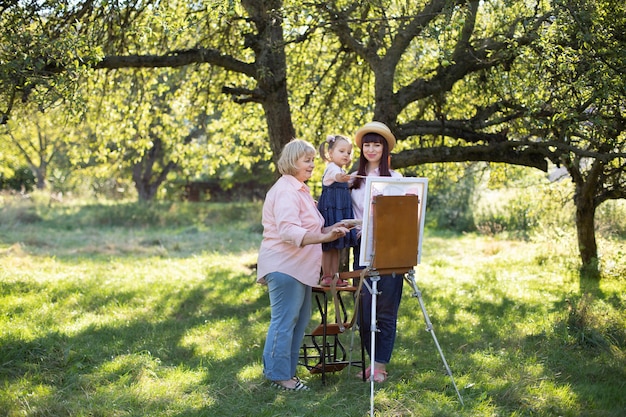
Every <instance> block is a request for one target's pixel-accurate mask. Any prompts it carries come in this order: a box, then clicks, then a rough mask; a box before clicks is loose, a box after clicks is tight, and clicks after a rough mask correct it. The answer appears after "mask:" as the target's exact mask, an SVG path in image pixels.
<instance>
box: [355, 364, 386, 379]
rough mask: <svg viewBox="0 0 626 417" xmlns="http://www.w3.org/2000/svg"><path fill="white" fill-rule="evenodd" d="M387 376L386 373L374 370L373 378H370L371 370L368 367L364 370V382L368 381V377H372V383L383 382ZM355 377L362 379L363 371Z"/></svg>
mask: <svg viewBox="0 0 626 417" xmlns="http://www.w3.org/2000/svg"><path fill="white" fill-rule="evenodd" d="M388 375H389V374H388V373H387V371H382V370H378V369H374V376H373V377H372V370H371V368H370V367H369V366H368V367H367V369H365V380H366V381H370V377H372V378H373V379H374V382H385V381H386V380H387V376H388ZM356 376H357V378H359V379H363V371H360V372H358V373H357V374H356Z"/></svg>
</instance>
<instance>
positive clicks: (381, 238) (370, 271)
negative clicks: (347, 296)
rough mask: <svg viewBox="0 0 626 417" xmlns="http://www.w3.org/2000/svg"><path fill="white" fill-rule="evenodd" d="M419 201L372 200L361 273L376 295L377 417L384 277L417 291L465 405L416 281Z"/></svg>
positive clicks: (381, 197)
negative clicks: (369, 240)
mask: <svg viewBox="0 0 626 417" xmlns="http://www.w3.org/2000/svg"><path fill="white" fill-rule="evenodd" d="M419 203H420V202H419V197H418V196H417V195H393V196H390V195H387V196H385V195H379V196H374V197H373V198H372V215H373V251H372V256H371V262H370V265H369V266H368V267H367V268H366V269H365V271H363V272H362V273H361V277H362V284H365V286H366V288H367V289H368V291H369V292H370V293H371V294H372V306H371V318H372V319H371V326H370V332H371V343H370V369H372V373H371V376H370V415H371V416H372V417H373V416H374V373H373V369H374V358H375V357H376V356H375V353H376V339H375V334H376V332H377V331H378V329H377V327H376V299H377V296H378V295H379V292H378V281H380V279H381V276H383V275H391V274H402V275H403V276H404V278H405V279H406V280H407V282H408V283H409V284H410V285H411V287H412V288H413V291H414V292H413V296H414V297H417V299H418V301H419V303H420V307H421V309H422V313H423V315H424V320H425V321H426V331H428V332H429V333H430V334H431V335H432V337H433V340H434V342H435V345H436V346H437V350H438V351H439V355H440V356H441V359H442V361H443V363H444V365H445V368H446V372H447V374H448V375H449V376H450V380H451V381H452V385H453V386H454V389H455V391H456V393H457V395H458V397H459V401H460V402H461V405H463V398H462V397H461V394H460V393H459V390H458V388H457V386H456V383H455V382H454V377H453V376H452V371H451V370H450V367H449V366H448V363H447V362H446V359H445V357H444V355H443V352H442V350H441V347H440V346H439V342H438V341H437V336H436V335H435V331H434V329H433V326H432V323H431V322H430V318H429V316H428V313H427V312H426V308H425V307H424V301H423V300H422V293H421V291H420V290H419V288H418V287H417V283H416V281H415V270H414V268H413V267H414V266H415V265H417V263H418V242H419V233H420V216H419ZM340 275H341V274H340ZM364 277H369V278H370V281H371V286H370V285H368V284H367V282H365V280H364Z"/></svg>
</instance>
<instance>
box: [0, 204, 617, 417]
mask: <svg viewBox="0 0 626 417" xmlns="http://www.w3.org/2000/svg"><path fill="white" fill-rule="evenodd" d="M259 212H260V204H258V203H255V204H232V205H217V204H213V205H211V204H198V205H183V204H178V205H176V204H172V205H169V206H159V208H158V209H154V208H146V207H141V206H135V205H130V206H127V207H120V206H100V205H94V206H90V207H57V208H54V207H53V208H45V209H43V208H36V209H34V208H32V207H30V206H26V208H24V207H23V206H5V207H4V208H3V209H2V212H1V216H0V220H1V222H0V289H1V291H0V329H1V330H0V331H1V333H0V415H2V416H11V417H13V416H103V417H104V416H106V417H109V416H190V417H199V416H327V415H328V416H330V415H332V416H367V415H369V410H370V391H369V384H365V383H363V382H361V381H360V380H358V379H356V378H355V376H354V374H355V373H356V371H357V369H356V368H352V369H346V370H344V371H342V372H340V373H336V374H331V375H330V377H329V379H328V382H327V384H326V385H322V384H321V380H320V377H319V376H317V375H309V374H308V372H307V371H306V369H304V368H302V369H301V372H300V376H301V377H302V378H304V379H306V380H307V381H308V383H309V385H310V386H311V388H312V390H311V391H310V392H306V393H286V392H278V391H276V390H274V389H272V388H271V387H270V386H269V384H268V383H267V382H266V381H264V379H263V377H262V366H261V353H262V346H263V343H264V337H265V331H266V329H267V325H268V321H269V306H268V299H267V295H266V292H265V289H264V287H262V286H259V285H257V284H255V282H254V281H255V271H254V269H253V268H254V263H255V262H256V250H257V248H258V244H259V242H260V239H261V235H260V232H261V230H260V227H259V224H258V223H259V220H260V213H259ZM603 243H604V247H607V246H608V247H611V248H617V249H614V252H615V253H622V255H621V256H622V259H623V249H620V248H623V247H624V246H623V243H624V242H623V241H621V242H620V241H618V242H615V241H612V242H603ZM620 251H622V252H620ZM615 259H617V260H618V261H619V260H620V258H619V256H617V257H615ZM610 260H611V259H610V258H609V259H607V264H609V263H610ZM416 270H417V283H418V286H419V288H420V289H421V290H422V292H423V299H424V303H425V306H426V309H427V310H428V313H429V314H430V317H431V320H432V323H433V325H434V328H435V332H436V335H437V337H438V339H439V343H440V345H441V348H442V349H443V352H444V354H445V357H446V359H447V362H448V364H449V365H450V367H451V369H452V372H453V374H454V378H455V381H456V383H457V386H458V387H459V390H460V392H461V394H462V396H463V399H464V402H465V405H464V406H461V404H460V402H459V400H458V398H457V396H456V393H455V391H454V389H453V387H452V386H451V384H450V379H449V377H448V376H447V375H446V373H445V369H444V367H443V364H442V361H441V358H440V357H439V354H438V352H437V350H436V347H435V344H434V342H433V340H432V337H431V336H430V334H429V333H428V332H426V331H425V323H424V319H423V317H422V313H421V310H420V308H419V303H418V301H417V299H415V298H412V297H411V294H410V291H409V290H410V289H409V287H408V286H406V287H405V298H404V300H403V302H402V306H401V315H400V319H399V332H398V340H397V345H396V350H395V354H394V358H393V360H392V363H391V364H390V365H389V367H388V370H389V372H390V378H389V380H388V381H387V382H386V383H384V384H381V385H377V387H376V394H375V407H376V414H377V415H380V416H472V417H475V416H572V417H573V416H613V417H623V416H624V415H626V395H624V393H626V357H625V354H626V330H625V328H626V313H625V311H626V310H625V307H626V295H625V294H626V278H624V277H623V276H622V277H620V276H609V277H607V278H605V279H603V280H602V281H600V283H599V284H598V283H594V282H586V281H581V279H580V278H579V277H578V275H577V254H576V248H575V246H574V244H573V243H572V241H570V240H569V238H564V237H562V238H561V239H560V240H559V241H554V240H550V239H540V238H535V239H531V240H530V241H518V240H507V239H504V238H498V237H484V236H476V235H471V234H469V235H455V234H447V233H443V232H437V231H432V230H429V231H427V233H426V235H425V237H424V248H423V254H422V264H421V265H419V266H418V267H417V269H416ZM581 288H583V289H584V291H583V290H581ZM315 320H317V317H316V316H315V317H314V321H315ZM349 336H350V335H346V337H349Z"/></svg>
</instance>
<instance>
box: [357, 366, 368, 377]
mask: <svg viewBox="0 0 626 417" xmlns="http://www.w3.org/2000/svg"><path fill="white" fill-rule="evenodd" d="M370 372H371V371H370V367H369V366H368V367H367V368H366V369H365V379H369V377H370ZM356 377H357V378H359V379H363V371H359V372H357V374H356Z"/></svg>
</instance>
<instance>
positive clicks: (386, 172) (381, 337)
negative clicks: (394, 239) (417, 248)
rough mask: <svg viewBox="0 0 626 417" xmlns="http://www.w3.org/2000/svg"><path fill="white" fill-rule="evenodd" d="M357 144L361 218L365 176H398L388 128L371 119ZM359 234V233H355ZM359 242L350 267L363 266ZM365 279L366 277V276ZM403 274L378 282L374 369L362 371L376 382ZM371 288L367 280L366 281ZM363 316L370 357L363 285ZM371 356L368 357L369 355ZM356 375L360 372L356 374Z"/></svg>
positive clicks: (392, 332) (356, 194)
mask: <svg viewBox="0 0 626 417" xmlns="http://www.w3.org/2000/svg"><path fill="white" fill-rule="evenodd" d="M354 140H355V143H356V145H357V147H359V149H360V150H361V155H360V157H359V169H358V171H357V172H356V176H355V177H354V181H353V182H352V185H351V187H350V188H351V197H352V207H353V210H354V218H355V219H361V220H363V210H364V205H365V204H369V202H365V201H364V200H365V177H367V176H369V175H372V176H382V177H401V176H402V175H401V174H400V173H398V172H395V171H393V170H392V169H391V168H390V152H391V150H392V149H393V147H394V146H395V144H396V138H395V136H394V135H393V133H391V130H390V129H389V128H388V127H387V126H386V125H385V124H383V123H380V122H371V123H367V124H366V125H365V126H363V127H362V128H360V129H359V130H358V131H357V132H356V136H355V138H354ZM359 237H360V233H359ZM359 257H360V242H359V244H357V245H356V246H355V247H354V269H355V270H356V269H363V268H364V266H361V265H359ZM368 280H369V278H368ZM402 284H403V277H402V276H401V275H397V276H396V275H383V276H381V279H380V281H378V284H377V285H378V291H379V292H380V294H379V295H378V296H377V298H376V307H377V308H376V319H377V320H376V328H377V329H378V332H376V333H375V338H376V341H375V342H376V352H375V356H376V357H375V358H373V360H374V369H373V370H372V369H370V368H369V367H368V368H367V369H366V370H365V377H366V378H367V379H369V378H370V377H371V378H373V379H374V381H376V382H384V381H385V380H386V379H387V364H388V363H389V361H390V360H391V354H392V352H393V346H394V343H395V340H396V323H397V319H398V308H399V306H400V299H401V298H402ZM370 287H371V282H370ZM361 302H362V306H363V310H362V311H363V315H362V317H359V329H360V332H361V337H362V339H363V343H364V345H365V349H366V350H367V353H368V355H370V358H371V352H370V347H371V333H370V328H371V327H370V326H371V306H372V294H371V293H370V292H369V290H368V289H367V288H366V286H363V290H362V291H361ZM371 359H372V358H371ZM358 376H359V377H360V378H361V377H362V376H363V375H362V373H359V375H358Z"/></svg>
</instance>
